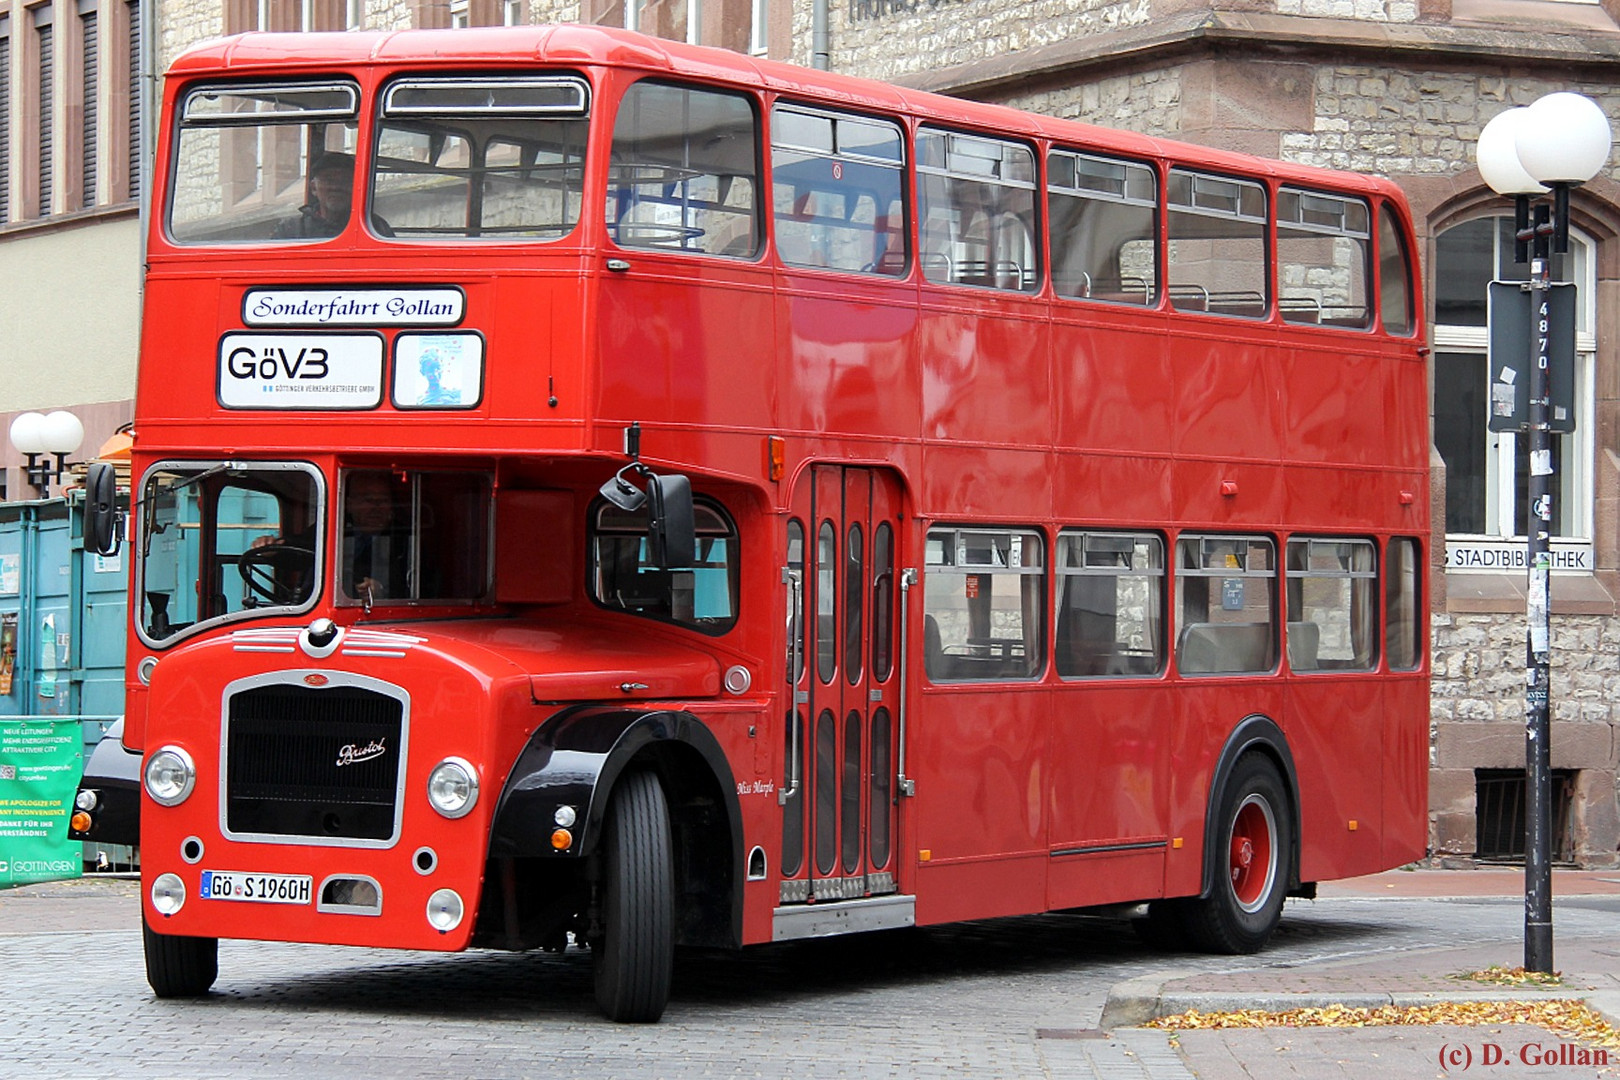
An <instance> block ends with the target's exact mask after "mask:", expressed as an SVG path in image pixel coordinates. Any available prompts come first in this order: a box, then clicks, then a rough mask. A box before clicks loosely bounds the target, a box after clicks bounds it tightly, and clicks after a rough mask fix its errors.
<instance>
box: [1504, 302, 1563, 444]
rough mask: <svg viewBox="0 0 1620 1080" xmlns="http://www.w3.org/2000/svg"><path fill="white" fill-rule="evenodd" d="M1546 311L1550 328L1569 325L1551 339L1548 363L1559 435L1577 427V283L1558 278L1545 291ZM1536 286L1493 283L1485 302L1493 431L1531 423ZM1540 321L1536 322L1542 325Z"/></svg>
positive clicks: (1551, 418)
mask: <svg viewBox="0 0 1620 1080" xmlns="http://www.w3.org/2000/svg"><path fill="white" fill-rule="evenodd" d="M1543 295H1545V296H1546V299H1547V306H1548V310H1547V311H1546V313H1545V315H1546V318H1547V322H1548V324H1549V325H1550V326H1552V327H1568V328H1569V329H1570V331H1571V332H1570V333H1567V334H1563V333H1555V334H1553V336H1552V338H1551V339H1550V340H1549V341H1548V343H1547V347H1548V349H1549V350H1550V351H1549V353H1548V367H1549V374H1550V375H1551V379H1552V381H1551V388H1552V389H1551V393H1552V397H1551V398H1550V399H1549V401H1548V403H1547V424H1548V428H1549V430H1551V431H1552V432H1553V433H1554V434H1556V435H1568V434H1569V433H1570V432H1572V431H1574V430H1575V334H1574V333H1573V331H1574V327H1575V286H1574V285H1573V284H1571V283H1570V282H1567V281H1555V282H1552V283H1551V286H1550V288H1549V289H1548V290H1547V291H1546V292H1545V293H1544V294H1543ZM1531 298H1532V289H1531V288H1530V285H1529V283H1528V282H1524V281H1493V282H1491V284H1490V293H1489V295H1488V300H1487V304H1486V316H1485V321H1486V323H1487V325H1488V326H1489V328H1490V346H1489V357H1490V369H1491V370H1490V380H1491V385H1490V402H1491V406H1490V407H1491V415H1490V424H1489V426H1490V430H1492V431H1523V430H1525V429H1526V428H1527V427H1529V424H1530V384H1531V382H1533V381H1534V376H1535V371H1536V367H1535V364H1536V353H1535V352H1533V351H1532V343H1533V342H1534V341H1535V340H1537V339H1539V338H1540V336H1541V335H1540V332H1539V331H1540V327H1539V325H1538V326H1537V327H1535V328H1534V329H1535V330H1536V331H1537V333H1536V334H1535V336H1534V338H1532V335H1531V330H1532V327H1531V325H1530V322H1531V309H1530V304H1531ZM1539 322H1540V320H1539V319H1538V320H1537V323H1538V324H1539Z"/></svg>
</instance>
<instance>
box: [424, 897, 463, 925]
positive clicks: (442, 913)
mask: <svg viewBox="0 0 1620 1080" xmlns="http://www.w3.org/2000/svg"><path fill="white" fill-rule="evenodd" d="M465 911H466V908H464V907H463V906H462V903H461V897H460V896H459V895H458V894H457V893H456V891H455V890H454V889H440V890H438V891H437V892H435V893H434V894H433V895H432V896H430V897H428V904H427V920H428V923H429V924H430V925H431V926H432V927H433V929H435V930H437V931H438V932H439V933H441V934H448V933H449V932H450V931H452V930H454V929H455V928H456V927H458V926H460V925H461V916H462V915H463V913H464V912H465Z"/></svg>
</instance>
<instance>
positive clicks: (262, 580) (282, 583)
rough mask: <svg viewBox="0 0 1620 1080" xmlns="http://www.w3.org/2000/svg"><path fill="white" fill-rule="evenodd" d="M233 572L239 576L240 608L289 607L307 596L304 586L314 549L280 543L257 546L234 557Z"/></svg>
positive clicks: (311, 566) (313, 567)
mask: <svg viewBox="0 0 1620 1080" xmlns="http://www.w3.org/2000/svg"><path fill="white" fill-rule="evenodd" d="M236 569H237V571H238V572H239V573H240V574H241V575H242V585H243V587H244V588H243V592H242V605H243V606H244V607H258V606H259V603H260V602H261V601H263V602H265V603H270V604H276V605H280V606H284V607H285V606H290V605H292V604H296V603H298V602H299V601H301V600H303V599H304V598H305V597H306V596H307V595H308V590H307V588H305V585H306V584H307V582H308V575H309V572H310V571H312V570H314V569H315V549H314V548H312V547H308V546H306V545H303V544H286V543H282V542H280V541H275V542H272V543H269V544H260V545H259V546H258V547H254V548H248V549H247V550H246V551H244V552H242V554H241V555H239V556H238V557H237V560H236ZM300 578H302V579H303V580H298V579H300ZM295 581H296V584H295Z"/></svg>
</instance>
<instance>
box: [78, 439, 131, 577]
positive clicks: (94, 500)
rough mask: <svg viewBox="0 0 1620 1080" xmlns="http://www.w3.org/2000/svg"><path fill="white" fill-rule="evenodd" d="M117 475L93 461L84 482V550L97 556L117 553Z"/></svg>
mask: <svg viewBox="0 0 1620 1080" xmlns="http://www.w3.org/2000/svg"><path fill="white" fill-rule="evenodd" d="M122 522H123V515H122V514H120V513H119V512H118V474H117V473H116V472H115V471H114V469H113V467H112V466H111V465H109V464H108V463H107V462H105V461H93V462H91V463H90V468H89V470H88V471H87V472H86V474H85V481H84V546H85V547H87V548H89V549H90V550H91V551H93V552H95V553H96V554H98V555H116V554H117V553H118V547H119V540H120V537H119V535H118V533H119V525H121V524H122Z"/></svg>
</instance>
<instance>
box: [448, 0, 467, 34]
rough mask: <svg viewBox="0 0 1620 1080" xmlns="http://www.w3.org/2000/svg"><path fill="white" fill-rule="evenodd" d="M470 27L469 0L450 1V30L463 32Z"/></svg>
mask: <svg viewBox="0 0 1620 1080" xmlns="http://www.w3.org/2000/svg"><path fill="white" fill-rule="evenodd" d="M471 25H472V4H471V2H470V0H450V29H452V30H465V29H466V28H467V27H469V26H471Z"/></svg>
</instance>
